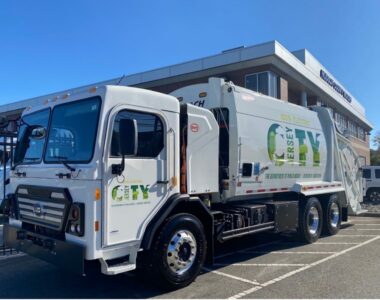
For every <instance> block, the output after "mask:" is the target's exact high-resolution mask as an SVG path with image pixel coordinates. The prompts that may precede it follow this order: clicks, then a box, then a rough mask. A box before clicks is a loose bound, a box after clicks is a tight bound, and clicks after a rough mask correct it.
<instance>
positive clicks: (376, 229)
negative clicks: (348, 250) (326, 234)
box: [344, 228, 380, 231]
mask: <svg viewBox="0 0 380 300" xmlns="http://www.w3.org/2000/svg"><path fill="white" fill-rule="evenodd" d="M357 230H364V231H367V230H373V231H379V230H380V228H356V229H344V231H357Z"/></svg>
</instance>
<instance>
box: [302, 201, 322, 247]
mask: <svg viewBox="0 0 380 300" xmlns="http://www.w3.org/2000/svg"><path fill="white" fill-rule="evenodd" d="M322 216H323V213H322V207H321V203H320V202H319V200H318V199H317V198H309V199H307V200H306V201H304V202H302V203H301V204H300V210H299V218H298V236H299V238H300V240H301V241H303V242H306V243H314V242H316V241H317V240H318V238H319V236H320V235H321V231H322Z"/></svg>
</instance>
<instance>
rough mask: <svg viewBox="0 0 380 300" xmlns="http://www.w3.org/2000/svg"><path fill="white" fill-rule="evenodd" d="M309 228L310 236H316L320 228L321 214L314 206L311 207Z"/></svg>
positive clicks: (308, 217)
mask: <svg viewBox="0 0 380 300" xmlns="http://www.w3.org/2000/svg"><path fill="white" fill-rule="evenodd" d="M307 219H308V222H307V228H308V230H309V233H310V234H316V232H317V231H318V227H319V213H318V209H317V208H316V207H314V206H312V207H310V210H309V214H308V216H307Z"/></svg>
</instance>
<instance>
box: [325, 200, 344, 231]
mask: <svg viewBox="0 0 380 300" xmlns="http://www.w3.org/2000/svg"><path fill="white" fill-rule="evenodd" d="M341 221H342V208H341V205H340V203H339V200H338V197H337V196H336V195H332V196H331V197H330V198H329V200H328V201H327V202H325V203H324V205H323V233H324V234H327V235H334V234H336V233H338V231H339V229H340V224H341Z"/></svg>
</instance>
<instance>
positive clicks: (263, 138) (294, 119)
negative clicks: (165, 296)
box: [4, 78, 362, 288]
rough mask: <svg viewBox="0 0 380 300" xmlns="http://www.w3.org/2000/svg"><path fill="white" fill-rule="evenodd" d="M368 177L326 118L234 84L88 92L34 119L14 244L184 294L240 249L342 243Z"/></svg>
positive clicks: (322, 112)
mask: <svg viewBox="0 0 380 300" xmlns="http://www.w3.org/2000/svg"><path fill="white" fill-rule="evenodd" d="M360 174H361V173H360V167H359V164H358V158H357V155H356V154H355V152H354V150H352V148H351V146H350V144H349V141H348V140H347V139H346V138H345V137H344V136H343V135H341V134H340V133H339V132H338V131H337V128H336V126H335V123H334V121H333V118H332V117H331V114H330V112H329V110H328V109H327V108H324V107H312V108H310V109H308V108H303V107H300V106H296V105H293V104H290V103H287V102H284V101H281V100H278V99H275V98H271V97H267V96H264V95H261V94H258V93H255V92H252V91H250V90H247V89H244V88H241V87H237V86H235V85H234V84H233V83H231V82H225V81H224V80H223V79H220V78H210V79H209V82H208V83H204V84H196V85H191V86H186V87H184V88H181V89H179V90H176V91H174V92H173V93H172V94H171V95H165V94H160V93H156V92H152V91H148V90H144V89H137V88H132V87H124V86H98V87H92V88H90V89H83V90H75V91H73V92H72V93H71V94H63V95H60V94H57V95H56V96H55V97H53V98H51V99H46V101H45V103H44V105H42V106H40V107H33V108H27V109H26V110H25V111H24V113H23V116H22V121H21V123H20V128H19V135H18V141H17V146H16V150H15V155H14V162H13V166H12V171H11V180H10V184H9V188H8V189H9V192H10V193H9V194H8V195H7V198H6V201H5V203H6V212H7V215H8V218H9V221H8V223H7V224H5V226H4V236H5V242H6V244H7V245H8V246H9V247H13V248H16V249H18V250H20V251H23V252H26V253H28V254H30V255H32V256H35V257H38V258H40V259H43V260H45V261H48V262H51V263H53V264H56V265H58V266H60V267H62V268H65V269H70V270H72V271H75V272H77V273H80V274H85V273H88V272H90V271H91V270H93V268H98V269H99V270H101V272H102V273H104V274H108V275H114V274H119V273H123V272H127V271H131V270H134V269H136V268H137V269H141V270H144V272H143V274H146V276H152V277H154V278H155V282H159V283H160V284H162V285H164V286H167V287H171V288H179V287H183V286H186V285H188V284H189V283H191V282H192V281H193V280H194V279H195V278H196V276H197V275H198V274H199V272H200V271H201V269H202V266H203V265H204V264H212V263H213V254H214V248H215V247H217V246H218V245H219V244H220V243H223V242H225V241H228V240H230V239H235V238H239V237H242V236H246V235H251V234H255V233H259V232H272V233H279V232H284V231H289V232H295V234H297V235H298V237H299V238H300V239H301V240H302V241H305V242H307V243H312V242H315V241H316V240H317V239H318V238H319V236H320V235H321V233H322V231H323V232H324V233H326V234H328V235H333V234H336V233H337V232H338V231H339V228H340V224H341V221H344V220H347V216H348V214H349V213H353V214H355V213H358V212H359V211H360V201H362V200H361V199H362V186H361V182H362V181H361V175H360Z"/></svg>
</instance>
